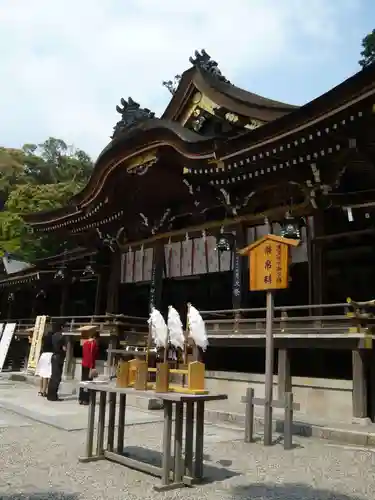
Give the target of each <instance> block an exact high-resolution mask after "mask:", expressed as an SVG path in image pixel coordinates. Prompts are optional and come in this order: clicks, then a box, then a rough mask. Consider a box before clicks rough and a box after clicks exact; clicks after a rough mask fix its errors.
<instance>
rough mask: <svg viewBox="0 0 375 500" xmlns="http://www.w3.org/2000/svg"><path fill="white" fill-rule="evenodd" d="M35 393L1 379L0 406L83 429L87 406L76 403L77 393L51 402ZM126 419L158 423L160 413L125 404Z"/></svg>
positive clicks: (29, 387) (67, 427)
mask: <svg viewBox="0 0 375 500" xmlns="http://www.w3.org/2000/svg"><path fill="white" fill-rule="evenodd" d="M37 392H38V388H37V387H35V386H33V385H27V384H23V383H20V382H13V381H2V382H1V383H0V408H2V409H5V410H8V411H11V412H13V413H15V414H18V415H22V416H24V417H27V418H29V419H32V420H35V421H37V422H40V423H43V424H47V425H50V426H52V427H56V428H58V429H62V430H65V431H77V430H82V429H86V427H87V407H85V406H80V405H79V404H78V402H77V396H72V395H71V394H70V395H68V396H66V395H64V394H62V398H64V400H63V401H60V402H51V401H47V400H46V399H45V398H42V397H40V396H38V395H37ZM107 413H108V412H107ZM126 420H127V424H142V423H147V422H150V423H152V422H160V421H161V420H162V414H161V413H160V412H146V411H142V410H139V409H137V408H132V407H128V408H127V413H126Z"/></svg>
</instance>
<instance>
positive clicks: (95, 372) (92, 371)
mask: <svg viewBox="0 0 375 500" xmlns="http://www.w3.org/2000/svg"><path fill="white" fill-rule="evenodd" d="M89 377H90V378H97V377H98V372H97V370H95V368H91V370H90V373H89Z"/></svg>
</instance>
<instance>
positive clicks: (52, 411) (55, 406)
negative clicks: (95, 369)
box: [0, 373, 375, 446]
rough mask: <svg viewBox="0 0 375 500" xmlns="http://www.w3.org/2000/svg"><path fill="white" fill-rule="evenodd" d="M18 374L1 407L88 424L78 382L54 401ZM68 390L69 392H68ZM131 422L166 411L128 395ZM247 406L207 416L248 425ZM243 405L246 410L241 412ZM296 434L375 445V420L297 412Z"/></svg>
mask: <svg viewBox="0 0 375 500" xmlns="http://www.w3.org/2000/svg"><path fill="white" fill-rule="evenodd" d="M15 376H16V378H18V379H21V380H23V381H22V382H20V381H14V380H10V379H9V377H10V375H9V374H6V373H3V374H0V407H3V408H5V409H8V410H11V411H13V412H15V413H18V414H20V415H23V416H26V417H29V418H32V419H34V420H36V421H39V422H42V423H46V424H49V425H52V426H55V427H58V428H61V429H64V430H71V431H72V430H79V429H84V428H85V427H86V411H85V408H82V407H80V406H79V405H77V403H76V396H75V395H72V393H74V392H76V387H77V383H76V382H73V381H70V382H63V383H62V384H61V388H62V391H63V397H65V398H66V401H64V403H63V405H61V404H60V403H50V402H47V401H45V400H44V399H43V398H40V397H39V398H38V397H36V393H37V392H38V388H37V386H36V383H37V379H35V377H27V383H25V377H24V376H23V375H21V374H19V373H18V374H15ZM64 392H65V394H64ZM128 405H130V406H128V413H127V417H128V421H129V423H133V422H134V423H143V422H156V421H160V419H161V418H162V414H161V412H159V411H152V412H151V413H150V412H147V411H146V410H147V407H148V400H147V399H145V398H136V397H133V398H131V397H130V396H129V397H128ZM244 406H245V405H240V406H239V407H235V408H233V407H230V408H228V410H227V411H223V410H220V409H216V408H215V406H214V404H212V403H208V404H207V405H206V420H208V421H209V422H211V423H214V424H219V425H223V424H224V425H227V426H228V425H229V426H231V427H236V428H242V429H244V419H245V415H244ZM240 409H242V410H243V412H241V413H240V412H239V410H240ZM282 421H283V416H282V410H276V411H275V412H274V422H273V427H274V432H275V433H282V431H283V422H282ZM255 428H256V430H257V431H258V432H261V431H262V430H263V412H262V409H261V408H259V407H258V408H256V409H255ZM293 432H294V434H295V435H297V434H298V435H301V436H304V437H314V438H320V439H325V440H328V441H334V442H338V443H343V444H348V445H359V446H375V424H370V425H368V424H367V425H365V424H364V423H363V422H362V423H353V424H347V423H342V422H327V421H326V420H319V419H317V418H314V419H311V418H309V417H308V416H307V415H303V414H299V413H296V414H295V416H294V429H293Z"/></svg>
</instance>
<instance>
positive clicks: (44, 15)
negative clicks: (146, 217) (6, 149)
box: [0, 0, 360, 156]
mask: <svg viewBox="0 0 375 500" xmlns="http://www.w3.org/2000/svg"><path fill="white" fill-rule="evenodd" d="M359 3H360V1H359V0H331V1H330V2H327V1H326V0H309V1H308V2H307V1H303V0H288V1H285V0H284V1H280V0H231V2H228V1H226V0H199V1H198V0H189V2H186V1H183V0H159V1H157V0H105V1H103V0H53V1H51V0H32V1H30V0H17V1H15V0H2V1H1V3H0V58H1V59H0V81H1V92H0V144H4V145H8V146H19V145H21V144H22V143H24V142H40V141H42V140H44V139H45V138H47V137H48V136H55V137H61V138H63V139H64V140H66V141H67V142H69V143H74V144H75V145H76V146H78V147H81V148H83V149H86V150H87V151H88V152H90V153H91V154H92V155H94V156H96V155H97V154H98V152H99V151H100V150H101V149H102V148H103V147H104V146H105V145H106V143H107V142H108V136H109V135H110V133H111V131H112V127H113V125H114V124H115V122H116V120H117V118H118V117H117V116H116V112H115V110H114V108H115V106H116V104H117V103H118V102H119V99H120V97H122V96H123V97H128V96H132V97H133V98H134V99H135V100H137V101H138V102H140V103H141V104H142V105H143V106H145V107H149V108H152V109H153V110H155V111H157V112H158V113H160V112H161V111H162V110H163V108H164V107H165V105H166V104H167V102H168V99H169V97H170V95H169V94H168V92H167V90H166V89H164V88H163V87H162V85H161V81H162V80H164V79H169V78H172V77H173V76H174V75H175V74H177V73H179V72H182V71H183V70H185V69H187V68H188V66H189V63H188V59H189V56H190V55H192V54H193V52H194V50H195V49H196V48H205V49H206V50H207V51H208V52H209V53H210V54H211V55H212V57H213V58H214V59H216V60H218V61H219V64H220V68H221V69H222V71H223V73H224V74H225V75H226V76H227V77H228V78H229V79H230V80H231V81H233V82H236V80H238V79H239V78H241V79H242V81H243V79H244V74H245V73H246V74H250V75H251V73H254V72H261V71H262V70H264V69H269V68H270V67H272V65H273V64H275V62H276V61H280V60H283V61H285V64H286V65H287V64H288V61H289V63H290V64H291V63H292V61H293V60H294V61H295V60H298V59H299V58H301V56H303V58H305V59H306V58H307V59H309V58H311V59H314V57H316V56H317V55H319V57H321V54H322V53H323V51H324V50H325V51H327V53H329V52H330V51H332V50H334V47H335V44H337V43H339V41H340V28H341V26H342V21H343V20H344V19H348V18H350V17H351V15H354V14H355V12H356V9H357V8H358V5H359ZM271 97H272V96H271Z"/></svg>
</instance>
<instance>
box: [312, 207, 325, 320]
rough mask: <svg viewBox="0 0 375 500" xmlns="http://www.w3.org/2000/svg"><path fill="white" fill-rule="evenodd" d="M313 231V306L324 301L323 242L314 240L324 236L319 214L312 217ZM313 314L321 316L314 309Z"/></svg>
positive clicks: (321, 217)
mask: <svg viewBox="0 0 375 500" xmlns="http://www.w3.org/2000/svg"><path fill="white" fill-rule="evenodd" d="M313 224H314V230H313V235H314V239H313V241H312V244H311V250H312V298H313V303H314V304H322V303H323V301H324V294H323V288H324V283H323V271H324V263H323V245H324V243H323V241H324V240H316V239H315V238H316V237H318V236H323V235H324V226H323V216H322V214H320V213H317V214H316V215H314V221H313ZM315 314H317V315H319V314H321V311H320V310H318V309H316V310H315Z"/></svg>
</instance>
